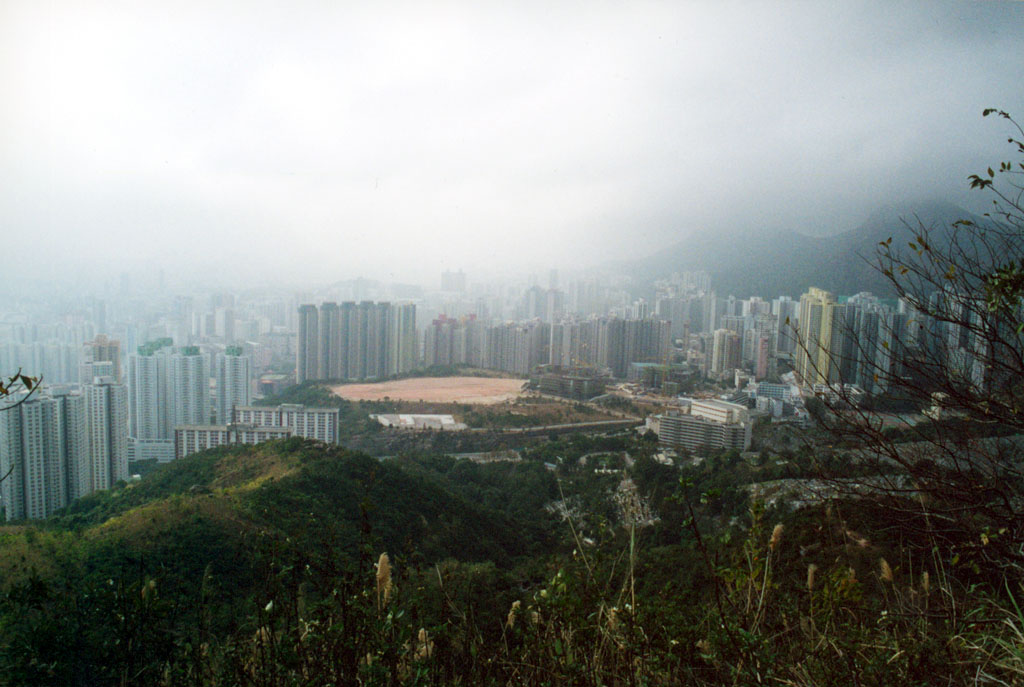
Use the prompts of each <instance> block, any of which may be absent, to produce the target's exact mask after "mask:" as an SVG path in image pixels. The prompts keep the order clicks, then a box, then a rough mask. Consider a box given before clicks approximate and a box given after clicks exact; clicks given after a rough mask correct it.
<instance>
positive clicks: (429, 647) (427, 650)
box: [416, 627, 434, 661]
mask: <svg viewBox="0 0 1024 687" xmlns="http://www.w3.org/2000/svg"><path fill="white" fill-rule="evenodd" d="M433 655H434V640H432V639H431V638H430V633H428V632H427V630H426V628H423V627H421V628H420V631H419V633H418V634H417V635H416V660H417V661H422V660H424V659H427V658H430V657H431V656H433Z"/></svg>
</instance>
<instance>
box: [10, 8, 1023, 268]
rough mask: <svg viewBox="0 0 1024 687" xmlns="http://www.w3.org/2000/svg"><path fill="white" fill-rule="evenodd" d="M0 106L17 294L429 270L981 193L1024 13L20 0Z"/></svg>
mask: <svg viewBox="0 0 1024 687" xmlns="http://www.w3.org/2000/svg"><path fill="white" fill-rule="evenodd" d="M0 98H2V100H0V227H2V236H3V247H4V250H5V256H6V259H7V263H6V265H5V270H4V279H5V280H10V279H12V278H16V277H23V276H24V274H25V272H26V270H28V271H31V272H33V273H34V274H35V275H36V276H37V277H39V276H43V277H49V276H50V275H60V274H67V273H69V272H70V273H73V274H77V275H87V276H88V275H93V274H95V275H103V274H107V275H109V274H112V273H117V272H120V271H122V270H125V269H127V268H128V267H131V268H133V269H153V268H154V267H156V266H160V267H163V268H165V269H167V270H169V271H171V272H176V271H179V270H186V271H188V272H191V273H196V272H198V273H202V272H203V271H207V272H215V273H216V274H218V275H224V276H229V277H237V278H239V279H243V278H244V280H245V281H254V280H256V279H258V278H260V277H262V276H268V275H279V276H281V277H284V278H287V279H293V280H309V281H311V282H314V281H326V280H335V279H344V278H351V277H354V276H358V275H364V276H371V277H378V278H384V279H394V280H397V281H424V282H431V283H433V282H436V281H437V279H438V273H439V272H440V270H441V269H443V268H449V267H451V268H457V267H463V268H465V269H466V270H467V272H469V273H470V275H471V277H473V276H476V277H481V276H484V275H486V274H487V273H492V272H494V271H506V272H511V271H515V270H519V269H529V268H539V267H543V266H547V265H555V266H561V267H563V268H564V267H567V266H569V265H570V264H572V263H573V262H577V263H581V264H594V263H599V262H601V261H603V260H606V259H611V258H618V257H629V256H638V255H644V254H648V253H651V252H653V251H655V250H657V248H658V246H659V245H660V244H661V243H663V242H671V241H676V240H679V239H682V238H684V237H685V236H686V235H687V234H688V233H690V232H694V231H719V232H720V231H731V230H741V229H747V230H750V229H757V228H763V227H779V226H787V225H788V226H793V227H794V228H799V229H801V230H803V231H807V232H816V233H832V232H838V231H841V230H844V229H848V228H851V227H853V226H855V225H856V224H858V223H859V222H860V221H862V220H863V219H864V217H866V215H868V214H869V213H870V212H871V211H872V210H873V209H875V208H876V207H877V206H878V205H880V204H883V203H890V202H897V201H901V200H906V199H913V198H920V197H943V198H947V199H950V200H953V201H954V202H960V203H964V202H969V201H970V200H971V198H972V196H970V195H968V194H967V193H966V192H965V190H964V189H965V178H966V176H967V175H968V174H969V173H971V172H975V171H978V170H980V169H982V168H983V167H986V166H987V165H988V164H990V163H992V162H995V161H997V160H1000V159H1006V158H1007V153H1008V149H1007V147H1006V144H1005V138H1006V134H1007V133H1008V132H1007V131H1006V130H1005V128H1003V127H1000V126H999V123H997V122H995V121H992V119H991V118H990V119H984V120H983V119H982V118H981V116H980V114H981V110H982V109H983V108H984V107H987V106H996V107H1002V108H1005V109H1008V110H1011V111H1013V112H1016V113H1017V114H1018V115H1021V116H1022V117H1024V3H999V2H984V3H941V2H927V3H925V2H892V1H887V2H880V3H877V4H875V3H871V4H861V3H852V2H837V3H833V2H810V1H808V2H788V3H756V2H736V3H730V2H717V1H716V2H691V1H680V0H676V1H674V2H664V3H640V2H628V3H627V2H607V3H603V2H595V1H593V0H590V1H587V2H579V3H569V2H551V1H550V0H547V1H543V2H502V3H487V2H451V3H439V2H411V3H407V4H406V3H386V2H381V3H366V2H361V3H355V2H351V3H349V2H341V1H338V0H335V1H332V2H290V3H262V2H256V1H253V0H245V1H242V2H237V3H226V2H216V1H213V2H199V3H189V2H160V3H158V2H137V1H126V2H110V3H104V2H92V1H90V0H78V1H69V2H60V1H55V2H40V1H36V0H31V1H28V0H26V1H24V2H22V1H19V0H0ZM23 256H27V258H23Z"/></svg>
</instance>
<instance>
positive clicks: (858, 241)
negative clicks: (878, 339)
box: [614, 200, 986, 298]
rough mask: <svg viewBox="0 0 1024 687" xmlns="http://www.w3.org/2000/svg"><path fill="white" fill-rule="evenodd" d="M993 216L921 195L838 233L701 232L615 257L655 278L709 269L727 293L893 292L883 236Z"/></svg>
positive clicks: (646, 280) (621, 266)
mask: <svg viewBox="0 0 1024 687" xmlns="http://www.w3.org/2000/svg"><path fill="white" fill-rule="evenodd" d="M961 219H966V220H970V221H974V222H977V223H983V222H985V221H986V220H985V219H984V218H982V217H979V216H977V215H975V214H973V213H970V212H968V211H967V210H965V209H963V208H961V207H959V206H956V205H953V204H952V203H947V202H944V201H939V200H933V201H921V202H917V203H905V204H899V205H890V206H886V207H883V208H879V209H878V210H876V211H875V212H873V213H872V214H871V215H870V216H869V217H868V218H867V219H866V220H865V221H864V222H863V223H862V224H860V225H859V226H857V227H855V228H853V229H851V230H849V231H845V232H843V233H841V234H836V235H834V236H824V237H815V236H808V235H806V234H803V233H800V232H798V231H791V230H777V231H767V232H758V231H751V232H748V233H745V234H740V235H735V234H733V235H729V234H719V235H714V234H710V233H708V234H701V235H697V236H694V237H691V238H687V239H685V240H682V241H679V242H677V243H675V244H672V245H671V246H668V247H666V248H664V249H662V250H659V251H658V253H656V254H654V255H651V256H649V257H647V258H645V259H642V260H637V261H628V262H622V263H614V267H615V269H618V270H622V271H624V272H626V273H628V274H630V275H632V276H633V278H634V279H635V280H636V281H637V283H638V284H639V285H642V286H647V285H650V284H652V283H653V281H654V280H656V279H662V278H665V277H668V276H670V275H671V274H672V273H673V272H680V271H683V270H704V271H706V272H708V273H709V274H710V275H711V282H712V284H714V285H715V290H716V292H717V294H718V295H719V296H726V295H734V296H736V297H739V298H749V297H750V296H757V295H761V296H764V295H767V296H779V295H782V296H791V297H793V298H796V297H798V296H799V295H800V294H801V293H803V292H804V291H806V290H807V289H808V288H810V287H811V286H817V287H819V288H824V289H826V290H829V291H833V292H835V293H837V294H840V295H851V294H854V293H858V292H860V291H870V292H873V293H874V294H876V295H879V296H884V297H891V296H892V295H893V291H892V285H891V283H890V282H889V280H887V279H886V278H885V277H884V275H882V273H881V272H880V271H879V270H878V269H877V265H878V262H877V251H878V244H879V242H880V241H885V240H886V239H888V238H890V237H892V238H893V239H894V248H893V251H894V253H896V252H898V251H899V250H900V247H901V246H904V245H905V244H906V242H907V241H912V240H913V236H914V233H913V232H914V230H915V229H916V228H917V227H918V226H924V227H926V228H929V229H935V230H936V231H935V232H934V233H933V234H931V235H932V236H933V238H939V237H941V236H943V234H944V233H945V230H946V229H947V228H949V227H951V226H952V225H953V223H954V222H956V221H958V220H961Z"/></svg>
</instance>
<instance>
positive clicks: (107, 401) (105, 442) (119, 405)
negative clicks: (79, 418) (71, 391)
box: [83, 377, 128, 493]
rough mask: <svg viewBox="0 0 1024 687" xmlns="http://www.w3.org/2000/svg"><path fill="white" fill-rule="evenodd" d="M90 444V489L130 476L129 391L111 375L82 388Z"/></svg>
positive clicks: (91, 490) (104, 486) (89, 490)
mask: <svg viewBox="0 0 1024 687" xmlns="http://www.w3.org/2000/svg"><path fill="white" fill-rule="evenodd" d="M83 395H84V396H85V413H86V422H85V425H86V429H87V436H88V443H89V475H88V482H89V489H88V492H87V493H89V492H93V491H96V490H98V489H109V488H110V487H112V486H113V485H114V484H115V483H116V482H118V481H119V480H124V479H128V431H127V427H128V390H127V389H125V387H124V385H123V384H118V383H117V382H116V381H115V380H114V379H113V378H112V377H97V378H96V379H95V380H94V383H93V384H90V385H87V386H85V387H83Z"/></svg>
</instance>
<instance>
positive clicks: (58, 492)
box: [0, 377, 128, 520]
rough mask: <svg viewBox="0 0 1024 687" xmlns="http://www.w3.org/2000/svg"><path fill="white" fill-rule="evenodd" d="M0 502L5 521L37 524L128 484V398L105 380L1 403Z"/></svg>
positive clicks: (122, 389)
mask: <svg viewBox="0 0 1024 687" xmlns="http://www.w3.org/2000/svg"><path fill="white" fill-rule="evenodd" d="M7 400H8V401H9V402H11V403H19V402H20V403H19V405H12V406H10V407H8V408H7V409H6V410H4V411H3V412H0V475H2V476H4V479H3V481H2V482H0V495H2V497H3V505H4V509H5V512H6V517H7V519H8V520H17V519H23V518H44V517H46V516H48V515H50V514H52V513H53V512H54V511H56V510H58V509H60V508H63V507H64V506H66V505H67V504H68V503H70V502H71V501H72V500H74V499H77V498H81V497H82V496H85V495H87V494H90V493H92V492H94V491H96V490H98V489H108V488H109V487H111V486H112V485H113V484H114V483H115V482H117V481H119V480H123V479H126V478H127V477H128V435H127V429H128V397H127V390H126V389H125V386H124V385H123V384H118V383H117V382H116V380H115V379H114V378H113V377H97V378H95V379H93V380H92V383H91V384H85V385H82V386H80V387H77V388H74V389H72V388H68V387H48V388H45V389H40V390H37V391H36V392H34V393H33V394H32V395H31V396H28V397H27V398H26V397H25V396H24V395H22V396H16V397H14V398H9V399H7Z"/></svg>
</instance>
